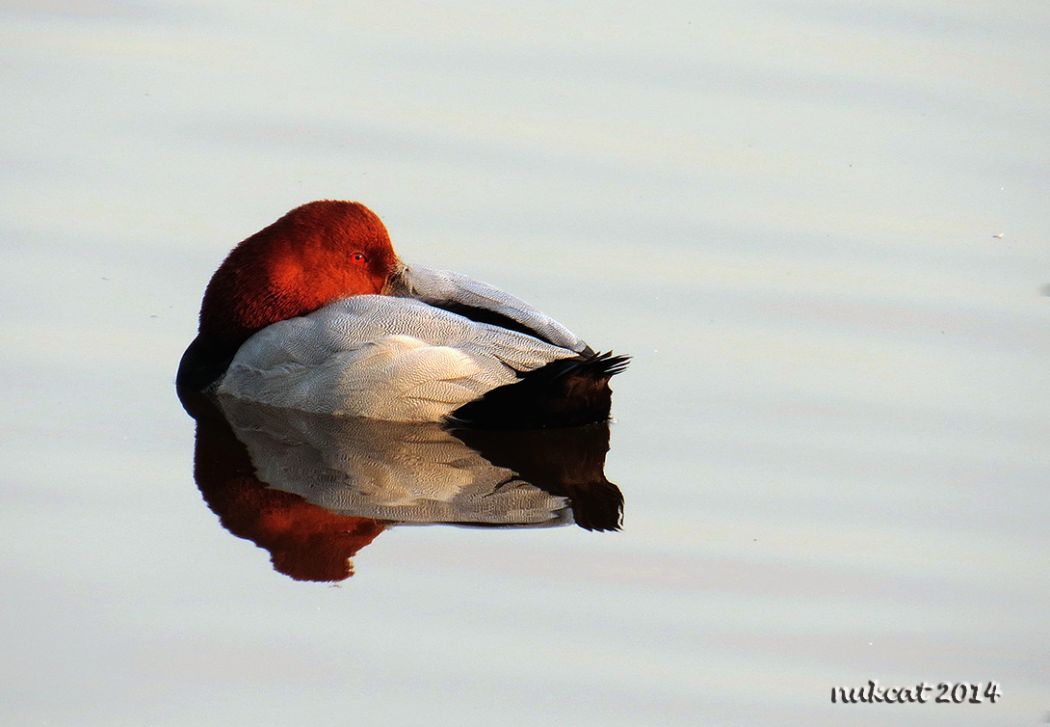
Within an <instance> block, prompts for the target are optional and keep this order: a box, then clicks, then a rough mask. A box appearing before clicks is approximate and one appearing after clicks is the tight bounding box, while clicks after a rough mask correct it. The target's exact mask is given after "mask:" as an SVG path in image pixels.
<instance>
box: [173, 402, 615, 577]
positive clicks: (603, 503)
mask: <svg viewBox="0 0 1050 727" xmlns="http://www.w3.org/2000/svg"><path fill="white" fill-rule="evenodd" d="M180 394H181V395H182V397H183V404H184V406H185V407H186V410H187V411H188V412H189V413H190V414H191V415H192V416H193V417H194V419H196V422H197V438H196V447H195V452H194V477H195V479H196V481H197V485H198V487H199V488H200V491H201V494H202V495H203V496H204V499H205V501H206V502H207V504H208V506H209V507H210V508H211V510H212V511H213V512H214V513H215V514H216V515H217V516H218V517H219V520H220V522H221V523H222V525H223V526H224V527H225V528H226V529H227V530H229V531H230V532H231V533H233V534H234V535H236V536H238V537H241V538H245V539H248V540H251V541H252V542H254V543H255V544H256V545H258V546H259V547H261V548H265V549H266V550H268V551H269V552H270V554H271V560H272V562H273V566H274V568H275V569H276V570H277V571H279V572H281V573H284V574H285V575H288V576H290V577H292V578H294V579H296V580H305V581H341V580H344V579H346V578H348V577H350V576H351V575H353V565H352V562H351V560H350V559H351V558H352V557H353V556H354V555H355V554H356V553H357V552H358V551H359V550H360V549H361V548H363V547H365V546H366V545H368V544H369V543H371V542H372V541H373V540H375V538H376V537H377V536H378V535H379V534H380V533H382V532H383V531H384V530H386V529H388V528H390V527H392V526H395V525H399V524H430V523H442V524H454V525H470V526H483V527H485V526H487V527H551V526H559V525H568V524H572V523H575V524H577V525H578V526H580V527H582V528H584V529H586V530H594V531H609V530H618V529H619V528H620V524H621V518H622V512H623V495H622V494H621V492H620V489H619V488H618V487H617V486H616V485H614V484H613V483H611V482H609V481H608V480H607V479H606V478H605V474H604V472H603V468H604V465H605V454H606V452H607V451H608V448H609V427H608V424H605V423H602V424H593V425H589V426H585V427H573V428H566V429H549V430H537V431H524V432H521V431H519V432H506V431H501V432H494V431H479V430H470V429H450V428H447V427H442V426H441V425H439V424H431V423H426V424H414V423H413V424H405V423H398V422H382V421H374V420H367V419H353V418H342V417H332V416H326V415H318V414H309V413H305V412H298V411H291V410H287V409H274V408H270V407H265V406H260V405H258V404H253V403H249V402H244V401H239V400H235V399H225V398H223V399H220V400H218V401H216V400H213V399H211V398H207V397H205V396H202V395H199V394H187V393H186V392H180Z"/></svg>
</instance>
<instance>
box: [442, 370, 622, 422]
mask: <svg viewBox="0 0 1050 727" xmlns="http://www.w3.org/2000/svg"><path fill="white" fill-rule="evenodd" d="M629 362H630V356H623V355H615V354H613V353H612V352H606V353H592V354H589V355H582V356H578V357H575V358H568V359H560V360H558V361H552V362H551V363H549V364H547V365H546V366H542V367H540V368H538V369H536V370H534V371H526V372H523V373H520V374H518V376H519V378H518V381H517V382H515V383H513V384H508V385H506V386H501V387H499V388H497V389H493V390H492V391H490V392H488V393H487V394H485V395H484V396H483V397H482V398H480V399H478V400H476V401H472V402H470V403H469V404H465V405H464V406H461V407H460V408H459V409H457V410H456V411H454V412H453V413H452V417H451V419H452V421H454V422H456V423H461V424H467V425H470V426H478V427H486V428H492V429H530V428H545V427H567V426H577V425H580V424H590V423H592V422H600V421H605V420H607V419H608V418H609V409H610V407H611V405H612V392H611V390H610V389H609V379H610V378H611V377H613V376H615V375H616V374H618V373H620V372H622V371H623V370H624V369H625V368H627V364H628V363H629Z"/></svg>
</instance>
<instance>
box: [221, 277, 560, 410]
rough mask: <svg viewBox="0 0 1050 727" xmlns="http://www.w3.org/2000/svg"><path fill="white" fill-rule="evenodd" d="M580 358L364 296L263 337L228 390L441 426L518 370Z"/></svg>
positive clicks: (243, 357)
mask: <svg viewBox="0 0 1050 727" xmlns="http://www.w3.org/2000/svg"><path fill="white" fill-rule="evenodd" d="M574 355H575V354H574V352H573V351H571V350H568V349H565V348H561V347H559V346H553V345H550V344H548V343H545V342H543V341H540V340H538V339H536V338H535V337H533V336H528V335H525V334H522V333H517V332H514V331H508V330H506V329H504V328H500V327H498V326H490V325H485V324H479V323H475V322H474V321H471V320H468V319H466V318H463V317H462V316H459V315H456V314H454V313H449V312H448V311H444V310H441V309H438V308H434V307H433V306H430V305H427V304H426V303H423V302H421V301H417V300H411V299H406V298H392V297H388V296H374V295H368V296H355V297H353V298H347V299H345V300H341V301H337V302H335V303H333V304H331V305H328V306H326V307H324V308H322V309H320V310H318V311H315V312H314V313H311V314H310V315H308V316H303V317H301V318H293V319H291V320H287V321H281V322H280V323H275V324H274V325H272V326H269V327H267V328H264V329H263V330H261V331H259V332H258V333H256V334H255V335H254V336H252V337H251V338H250V339H248V341H246V342H245V343H244V344H243V345H242V346H241V348H240V350H238V352H237V355H236V356H235V357H234V359H233V362H232V363H231V364H230V367H229V369H228V370H227V372H226V375H225V376H224V378H223V380H222V382H221V384H220V386H219V393H220V394H222V395H228V396H234V397H236V398H240V399H248V400H251V401H260V402H264V403H267V404H270V405H273V406H281V407H289V408H294V409H302V410H305V411H316V412H327V413H341V414H352V415H356V416H366V417H373V418H377V419H387V420H393V421H434V420H438V419H441V418H442V417H444V416H446V415H447V414H449V413H451V412H452V411H454V410H456V409H458V408H459V407H460V406H462V405H463V404H465V403H467V402H468V401H472V400H474V399H476V398H478V397H480V396H482V395H483V394H484V393H485V392H487V391H490V390H492V389H494V388H497V387H499V386H503V385H505V384H509V383H513V382H514V381H516V380H517V372H519V371H531V370H533V369H536V368H539V367H541V366H544V365H546V364H548V363H550V362H551V361H556V360H558V359H562V358H569V357H571V356H574Z"/></svg>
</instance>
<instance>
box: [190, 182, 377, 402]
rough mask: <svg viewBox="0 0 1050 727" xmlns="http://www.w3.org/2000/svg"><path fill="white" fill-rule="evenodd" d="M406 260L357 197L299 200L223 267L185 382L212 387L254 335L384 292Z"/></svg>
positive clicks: (210, 291) (205, 307) (206, 304)
mask: <svg viewBox="0 0 1050 727" xmlns="http://www.w3.org/2000/svg"><path fill="white" fill-rule="evenodd" d="M397 267H398V260H397V256H396V255H395V254H394V249H393V247H392V246H391V244H390V236H389V235H388V234H387V231H386V227H384V226H383V223H382V221H380V219H379V217H377V216H376V214H375V213H374V212H372V211H371V210H370V209H368V208H367V207H365V206H364V205H362V204H359V203H357V202H336V201H331V200H323V201H319V202H310V203H308V204H304V205H303V206H302V207H297V208H296V209H294V210H292V211H291V212H289V213H288V214H286V215H285V216H284V217H282V218H281V219H279V220H277V221H276V222H274V223H273V224H272V225H270V226H269V227H266V228H264V229H262V230H260V231H259V232H257V233H255V234H254V235H252V236H251V237H249V238H248V239H247V240H244V241H243V242H241V243H240V244H239V245H237V247H235V248H234V249H233V251H232V252H231V253H230V254H229V256H227V258H226V260H224V261H223V263H222V265H220V266H219V269H218V270H216V271H215V274H214V275H213V276H212V279H211V282H210V283H208V288H207V290H205V292H204V301H203V303H202V304H201V313H200V327H199V329H198V335H197V338H196V340H194V342H193V343H192V344H190V347H189V348H188V349H187V350H186V354H185V355H184V356H183V360H182V363H181V364H180V365H179V374H178V379H177V381H178V383H179V385H181V386H190V387H192V388H204V387H205V386H207V385H208V384H210V383H211V382H212V381H214V380H215V379H216V378H217V377H218V376H219V375H220V374H222V372H223V371H225V369H226V366H227V365H228V364H229V361H230V359H231V358H232V357H233V355H234V354H235V353H236V352H237V349H238V348H239V347H240V345H241V344H242V343H244V341H245V340H247V338H248V337H249V336H251V335H252V334H253V333H255V332H256V331H258V330H260V329H262V328H265V327H266V326H268V325H270V324H272V323H276V322H277V321H283V320H286V319H288V318H294V317H296V316H301V315H305V314H306V313H309V312H311V311H314V310H317V309H318V308H320V307H322V306H324V305H326V304H328V303H330V302H332V301H333V300H337V299H339V298H346V297H349V296H352V295H366V294H369V293H380V292H382V290H383V287H384V286H385V285H386V283H387V280H388V279H389V278H390V276H391V274H392V273H393V272H394V271H395V270H396V269H397Z"/></svg>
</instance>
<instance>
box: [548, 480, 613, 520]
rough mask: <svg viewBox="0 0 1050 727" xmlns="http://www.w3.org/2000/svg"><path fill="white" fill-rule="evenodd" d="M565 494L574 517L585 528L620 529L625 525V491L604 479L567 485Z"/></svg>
mask: <svg viewBox="0 0 1050 727" xmlns="http://www.w3.org/2000/svg"><path fill="white" fill-rule="evenodd" d="M563 489H564V490H565V496H566V497H567V498H569V503H570V504H571V505H572V518H573V520H575V521H576V524H577V525H579V526H580V527H581V528H583V529H584V530H597V531H599V532H602V531H605V530H619V529H620V526H622V525H623V493H622V492H620V488H619V487H617V486H616V485H614V484H613V483H611V482H609V481H608V480H603V481H601V482H588V483H586V484H576V485H565V486H564V487H563Z"/></svg>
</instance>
